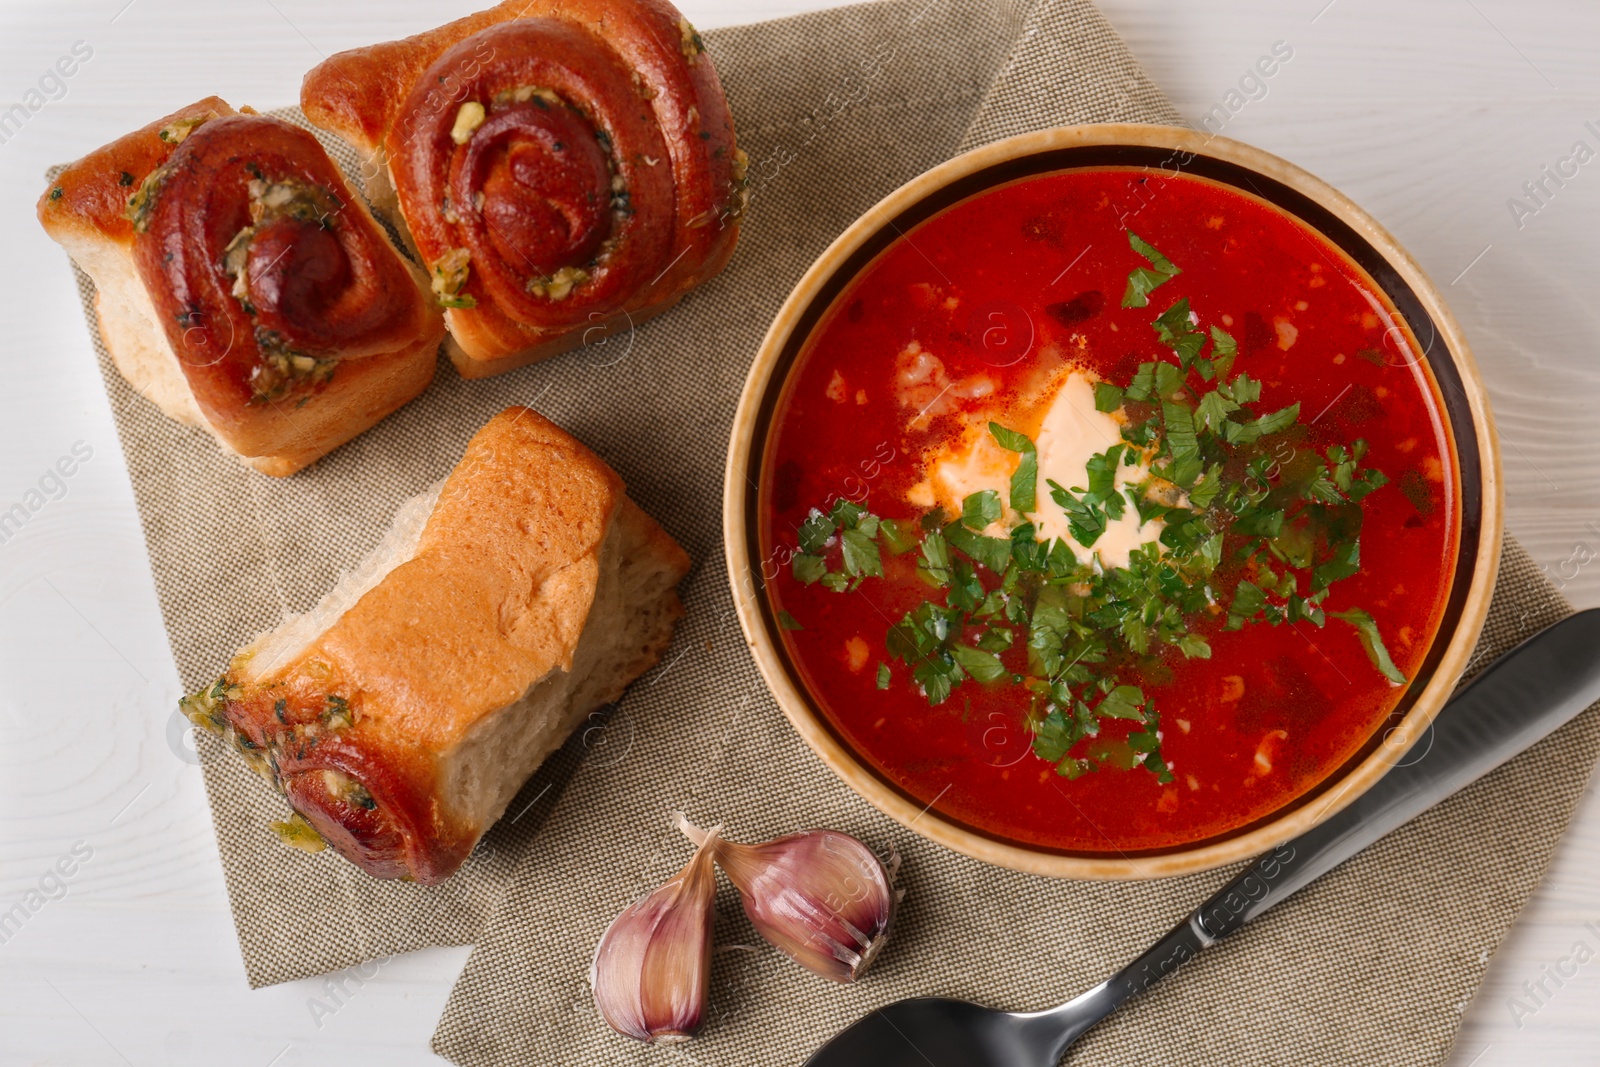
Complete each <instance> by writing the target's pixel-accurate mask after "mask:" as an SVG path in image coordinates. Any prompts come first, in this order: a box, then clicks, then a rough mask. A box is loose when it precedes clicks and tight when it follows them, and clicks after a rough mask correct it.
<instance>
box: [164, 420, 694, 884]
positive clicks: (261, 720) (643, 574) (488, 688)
mask: <svg viewBox="0 0 1600 1067" xmlns="http://www.w3.org/2000/svg"><path fill="white" fill-rule="evenodd" d="M688 567H689V559H688V557H687V556H686V555H685V554H684V552H683V550H682V549H681V548H680V547H678V544H677V542H675V541H674V540H673V539H672V538H671V536H669V535H668V534H667V533H666V532H665V531H664V530H662V528H661V527H660V526H659V525H657V524H656V522H655V520H654V519H652V518H650V516H648V515H646V514H645V513H644V511H642V510H641V509H640V508H639V507H638V506H637V505H636V504H634V503H633V502H632V501H631V500H629V499H628V497H627V496H626V495H625V494H624V489H623V485H622V481H621V479H620V478H618V476H617V475H616V473H615V472H614V471H612V470H611V468H610V467H608V466H606V464H605V462H604V461H602V460H601V459H600V458H599V457H598V456H596V455H595V454H594V453H593V452H590V451H589V450H588V449H587V448H585V447H584V446H583V445H582V444H580V443H579V442H578V441H577V440H576V439H574V438H573V437H571V436H570V435H568V434H567V433H565V432H564V431H563V430H561V429H560V428H559V427H558V426H556V425H555V424H554V423H552V422H550V421H549V420H547V419H545V418H544V417H542V416H540V415H539V414H537V413H535V412H533V411H531V410H529V409H527V408H509V409H507V410H506V411H504V412H502V413H501V414H499V415H497V416H495V417H494V418H493V419H492V420H490V422H489V423H488V425H486V426H485V427H484V428H483V429H482V430H480V431H478V433H477V434H476V435H475V436H474V437H473V439H472V441H471V443H469V444H468V446H467V450H466V454H465V455H464V456H463V457H462V460H461V462H460V463H459V464H458V465H457V466H456V469H455V471H454V472H452V473H451V475H450V476H449V477H448V478H447V479H445V481H444V482H443V483H441V484H440V485H439V486H437V487H435V488H434V489H433V490H432V491H430V492H428V493H425V494H423V495H422V496H419V497H417V498H415V499H413V500H411V501H409V502H408V503H407V504H405V505H404V506H402V507H401V509H400V511H399V513H398V514H397V516H396V518H395V522H394V525H393V527H392V528H391V530H390V532H389V534H388V535H387V537H386V538H385V539H384V541H383V542H382V543H381V544H380V545H379V546H378V547H377V548H376V549H375V550H374V551H373V552H372V553H371V554H370V555H369V556H368V557H367V559H366V560H365V561H363V562H362V563H361V565H360V566H358V567H357V568H356V569H355V570H354V571H352V572H351V573H350V574H348V575H346V576H345V578H344V579H343V581H341V582H340V583H339V584H338V585H337V586H335V587H334V589H332V590H331V591H330V592H329V593H328V594H327V596H325V597H324V598H323V600H322V602H321V603H319V604H318V605H317V606H316V607H315V608H313V609H312V610H311V611H309V612H307V613H305V614H304V615H299V616H295V617H292V618H290V619H288V620H286V621H285V622H284V623H283V624H282V625H281V626H279V627H278V628H277V629H276V630H273V631H272V632H270V633H266V634H262V635H261V636H259V637H257V638H256V640H255V641H254V642H252V643H251V644H250V645H249V646H248V647H247V648H245V649H244V650H243V651H242V652H240V653H239V654H238V655H237V656H236V657H235V658H234V660H233V662H232V663H230V664H229V666H228V669H227V671H226V673H224V674H223V675H222V677H220V678H219V679H217V681H216V682H215V683H214V684H213V685H211V686H210V687H208V688H206V689H204V690H202V691H201V692H199V693H196V694H195V695H193V696H191V697H188V698H186V699H185V700H184V710H185V711H186V712H187V713H188V714H189V716H190V718H191V719H193V720H194V721H195V722H196V723H197V724H199V725H201V726H203V727H206V728H207V729H210V730H213V731H215V732H218V733H221V734H223V735H224V736H226V737H227V738H229V739H230V740H231V741H232V743H233V745H234V747H235V748H236V749H237V750H238V751H239V753H240V754H241V755H243V756H244V757H245V758H246V759H247V760H248V761H249V762H250V763H251V764H252V765H253V766H254V767H255V769H256V770H257V771H259V772H260V773H261V775H262V776H263V777H264V778H266V779H267V780H268V781H269V782H271V783H272V784H273V786H274V787H276V788H277V789H278V790H279V791H281V792H282V793H283V794H284V796H285V797H286V798H287V799H288V801H289V804H290V806H291V807H293V808H294V810H295V812H296V813H297V815H296V817H295V818H294V819H292V820H291V822H290V823H288V824H279V827H280V835H281V836H284V837H285V839H286V840H288V841H289V843H291V844H298V845H300V846H302V847H310V848H311V849H313V850H315V849H318V848H321V847H322V844H323V843H324V842H325V843H326V844H328V845H331V846H332V847H333V848H334V849H335V850H336V851H338V852H339V853H340V854H341V855H343V856H344V857H345V858H346V859H348V860H350V861H351V862H352V863H354V864H356V865H357V866H358V867H360V868H361V869H362V870H364V871H366V872H367V873H368V874H370V875H372V876H374V877H376V878H402V879H409V880H413V881H417V882H421V883H423V884H425V885H434V884H437V883H439V882H441V881H443V880H444V879H446V878H448V877H449V876H450V874H451V873H452V872H454V871H455V870H456V868H457V867H459V866H460V865H461V863H462V862H463V861H464V860H465V859H466V858H467V856H468V854H469V853H471V851H472V849H473V846H474V845H476V844H477V841H478V839H479V838H480V837H481V836H482V835H483V834H484V832H485V831H486V830H488V828H489V827H490V826H491V825H492V824H493V823H494V822H495V820H497V819H498V818H499V817H500V816H501V814H502V813H503V812H504V811H505V808H506V805H507V804H508V803H510V801H511V798H512V797H513V796H515V795H516V793H517V790H518V789H520V788H521V787H522V785H523V783H524V782H525V781H527V779H528V777H529V776H530V775H531V774H533V772H534V771H535V770H537V769H538V767H539V765H540V764H541V763H542V762H543V761H544V759H545V757H546V756H548V755H549V754H550V753H551V752H553V751H554V750H555V749H557V748H559V747H560V746H561V744H562V743H563V742H565V741H566V739H567V737H568V735H569V734H571V732H572V731H573V729H574V728H576V727H577V725H578V724H579V723H581V722H582V721H583V720H584V718H585V717H586V716H587V715H588V714H589V713H590V712H592V711H594V710H595V709H596V708H598V707H600V706H602V705H604V704H607V703H610V702H612V701H615V700H616V699H617V698H618V697H620V696H621V695H622V691H623V689H624V688H625V687H626V686H627V685H628V683H629V682H631V681H632V680H633V679H635V678H637V677H638V676H639V675H641V674H643V673H644V672H645V671H647V670H649V669H650V668H651V667H652V666H654V665H655V664H656V662H657V661H658V660H659V659H660V657H661V654H662V652H663V650H665V648H666V647H667V644H668V642H669V641H670V640H671V638H672V629H673V625H674V623H675V622H676V621H677V619H678V618H679V617H680V616H681V615H682V613H683V609H682V606H681V604H680V602H679V600H678V593H677V586H678V583H679V581H680V580H681V579H682V578H683V576H684V574H685V573H686V572H687V571H688Z"/></svg>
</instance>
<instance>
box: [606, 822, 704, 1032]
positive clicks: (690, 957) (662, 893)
mask: <svg viewBox="0 0 1600 1067" xmlns="http://www.w3.org/2000/svg"><path fill="white" fill-rule="evenodd" d="M716 834H717V832H716V830H711V831H709V832H708V833H707V834H706V835H705V837H706V842H707V843H706V844H703V845H702V846H701V847H700V848H699V849H698V850H697V851H696V852H695V854H694V858H693V859H691V860H690V861H689V862H688V864H686V865H685V866H684V868H683V870H681V871H679V872H678V873H677V874H676V875H674V876H673V878H672V879H671V880H670V881H668V882H667V883H666V884H665V885H663V886H661V888H659V889H657V890H655V891H654V892H652V893H650V894H648V895H647V896H645V897H642V898H641V899H639V900H636V901H634V902H633V903H632V904H630V905H628V907H627V908H625V909H623V912H622V914H621V915H618V916H617V917H616V919H615V920H613V921H612V923H611V925H610V926H609V927H607V928H606V932H605V933H604V934H603V935H602V936H601V938H600V944H599V945H598V946H597V947H596V948H595V954H594V963H593V965H592V966H591V967H590V968H589V985H590V986H591V987H592V988H593V989H594V1002H595V1006H596V1007H597V1008H599V1009H600V1014H601V1015H602V1016H603V1017H604V1018H605V1020H606V1022H607V1023H609V1024H610V1025H611V1028H612V1029H613V1030H615V1031H617V1032H618V1033H619V1034H625V1035H626V1036H628V1037H632V1038H636V1039H638V1040H640V1041H654V1042H661V1043H663V1044H671V1043H675V1042H679V1041H687V1040H689V1038H691V1037H692V1036H694V1032H695V1031H696V1030H697V1029H699V1027H700V1022H701V1019H702V1017H703V1016H704V1015H705V1006H706V990H707V986H708V984H709V980H710V974H711V927H712V909H713V906H714V904H715V901H716V895H717V874H716V865H715V863H714V862H713V857H714V855H715V850H714V848H713V847H709V846H710V845H711V843H712V842H715V841H716V840H717V836H716Z"/></svg>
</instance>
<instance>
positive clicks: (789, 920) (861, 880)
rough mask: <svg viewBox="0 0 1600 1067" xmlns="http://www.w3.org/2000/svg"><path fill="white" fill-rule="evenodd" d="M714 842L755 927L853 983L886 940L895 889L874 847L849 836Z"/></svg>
mask: <svg viewBox="0 0 1600 1067" xmlns="http://www.w3.org/2000/svg"><path fill="white" fill-rule="evenodd" d="M711 844H712V847H713V848H715V849H716V855H717V862H718V863H719V864H720V865H721V866H722V869H723V872H724V873H726V874H727V876H728V879H729V880H730V881H732V882H733V884H734V885H735V886H737V887H738V889H739V895H740V897H741V898H742V899H743V901H744V911H745V914H746V915H748V916H749V917H750V921H751V923H753V924H754V925H755V928H756V930H757V931H759V932H760V934H761V936H762V937H764V938H766V939H767V940H768V941H769V942H771V943H772V945H773V946H774V947H775V948H777V949H778V950H779V951H780V952H782V953H783V954H784V955H786V956H788V957H789V958H790V959H792V960H794V961H795V962H796V963H798V964H800V966H802V967H804V968H806V970H808V971H813V972H815V973H816V974H820V975H821V976H822V977H824V978H828V979H832V980H833V981H835V982H853V981H855V980H856V979H857V978H859V977H861V975H862V974H863V973H864V972H865V971H866V969H867V967H868V966H870V965H871V963H872V960H873V957H875V956H876V955H877V954H878V951H879V950H880V949H881V948H882V947H883V945H884V942H885V941H887V940H888V937H889V927H890V924H891V923H892V921H893V919H894V910H895V905H896V904H897V903H898V900H899V894H898V893H897V892H896V891H895V889H894V885H893V882H892V879H891V877H890V873H889V871H888V870H887V869H886V868H885V867H884V865H883V862H882V861H881V860H879V859H878V857H877V855H876V853H874V852H873V851H872V850H871V849H870V848H868V847H867V846H866V845H865V844H863V843H862V842H860V841H858V840H856V839H855V838H854V837H851V836H850V835H849V834H843V833H839V832H838V831H836V830H807V831H804V832H802V833H798V834H791V835H789V836H788V837H780V838H778V839H777V840H775V841H768V842H766V843H765V844H760V845H740V844H736V843H734V842H731V841H723V840H720V839H715V838H713V839H712V842H711Z"/></svg>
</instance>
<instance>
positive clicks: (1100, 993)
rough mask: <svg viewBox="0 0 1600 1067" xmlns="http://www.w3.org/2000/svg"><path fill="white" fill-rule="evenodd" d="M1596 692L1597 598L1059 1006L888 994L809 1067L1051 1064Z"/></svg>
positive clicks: (1551, 727)
mask: <svg viewBox="0 0 1600 1067" xmlns="http://www.w3.org/2000/svg"><path fill="white" fill-rule="evenodd" d="M1596 700H1600V608H1595V609H1591V610H1589V611H1582V612H1579V613H1578V614H1576V615H1572V616H1570V617H1568V618H1567V619H1564V620H1563V621H1561V622H1558V623H1556V624H1555V625H1554V626H1551V627H1549V628H1548V629H1545V630H1543V631H1541V632H1539V633H1538V634H1535V635H1534V636H1533V637H1530V638H1529V639H1528V640H1526V641H1524V642H1523V643H1522V644H1520V645H1518V646H1517V647H1516V648H1514V649H1512V650H1511V651H1510V652H1508V653H1506V654H1505V655H1504V656H1501V657H1500V658H1499V659H1498V660H1497V661H1495V663H1494V664H1493V665H1491V666H1490V667H1489V668H1487V669H1486V670H1485V671H1484V672H1483V673H1482V674H1480V675H1479V676H1478V677H1477V678H1476V679H1475V680H1474V681H1473V683H1472V684H1471V685H1470V686H1469V687H1467V689H1465V690H1464V691H1463V692H1462V693H1461V694H1460V695H1459V696H1457V697H1456V698H1455V699H1454V700H1452V701H1450V703H1449V704H1448V705H1446V706H1445V708H1444V709H1443V711H1441V712H1440V714H1439V717H1438V719H1437V720H1436V721H1435V723H1434V725H1433V728H1432V730H1431V737H1430V736H1429V735H1424V737H1423V738H1422V740H1420V741H1419V742H1418V743H1417V744H1416V745H1415V746H1414V747H1413V749H1412V751H1413V752H1414V751H1416V750H1417V749H1421V748H1423V746H1424V745H1427V746H1428V747H1427V748H1426V750H1425V752H1424V754H1423V755H1422V756H1421V757H1418V758H1416V759H1411V760H1408V761H1407V762H1406V763H1405V764H1404V765H1403V766H1396V767H1394V768H1393V769H1391V770H1390V771H1389V772H1388V773H1387V774H1386V775H1384V777H1383V778H1382V779H1381V780H1380V781H1379V782H1378V784H1377V785H1375V786H1373V787H1372V788H1371V789H1370V790H1368V791H1367V792H1366V793H1364V794H1363V795H1362V796H1361V797H1360V798H1359V799H1357V800H1356V801H1354V802H1353V803H1351V804H1350V806H1349V807H1347V808H1345V809H1344V810H1343V811H1341V812H1339V813H1338V814H1337V815H1335V816H1333V817H1332V818H1330V819H1328V820H1327V821H1325V822H1323V823H1322V824H1321V825H1319V826H1317V827H1316V828H1315V829H1312V830H1310V831H1308V832H1306V833H1304V834H1302V835H1301V836H1299V837H1297V838H1295V839H1294V840H1293V841H1290V842H1288V843H1286V844H1283V845H1280V846H1278V847H1277V848H1276V849H1274V850H1273V851H1271V852H1269V853H1268V854H1267V855H1265V856H1262V857H1261V858H1260V859H1258V860H1257V861H1256V862H1255V863H1253V864H1252V865H1251V866H1250V867H1249V868H1248V869H1247V870H1246V871H1245V872H1244V873H1243V874H1241V875H1239V877H1237V878H1235V879H1234V880H1233V881H1231V882H1229V883H1228V884H1227V885H1226V886H1224V887H1223V888H1222V889H1221V891H1219V892H1218V893H1217V894H1216V895H1215V896H1213V897H1212V898H1211V899H1210V900H1208V901H1206V902H1205V903H1204V904H1202V905H1200V907H1199V908H1198V909H1196V910H1195V912H1194V913H1193V914H1192V915H1190V916H1189V917H1188V918H1187V919H1185V920H1184V921H1183V922H1182V923H1181V924H1180V925H1179V926H1178V927H1177V928H1176V929H1174V930H1173V931H1172V932H1171V933H1169V934H1167V936H1165V937H1163V938H1162V939H1161V940H1160V941H1158V942H1156V944H1155V945H1153V946H1152V947H1151V948H1150V949H1149V950H1148V951H1147V952H1145V953H1144V955H1142V956H1140V957H1139V958H1138V959H1136V960H1134V961H1133V962H1132V963H1130V964H1129V965H1128V966H1126V967H1124V968H1123V969H1122V970H1121V971H1118V972H1117V973H1116V974H1115V975H1113V976H1112V977H1111V978H1110V979H1109V980H1107V981H1105V982H1102V983H1100V984H1099V985H1097V986H1095V987H1094V988H1093V989H1091V990H1089V991H1088V992H1086V993H1084V994H1083V995H1081V996H1079V997H1077V998H1075V999H1073V1000H1070V1001H1068V1002H1067V1003H1065V1004H1063V1005H1061V1006H1060V1007H1059V1008H1051V1009H1049V1010H1048V1011H1035V1012H1004V1011H995V1010H993V1009H991V1008H981V1007H979V1006H978V1005H976V1004H968V1003H966V1002H965V1001H960V1000H950V999H946V998H943V997H919V998H917V999H915V1000H902V1001H900V1002H899V1003H896V1004H890V1005H888V1006H887V1007H884V1008H880V1009H878V1010H877V1011H875V1012H873V1013H872V1014H871V1015H868V1016H867V1017H865V1018H864V1019H862V1020H861V1021H859V1022H857V1023H856V1024H855V1025H853V1026H851V1027H850V1028H849V1029H848V1030H845V1031H844V1032H843V1033H841V1034H839V1035H838V1036H837V1037H835V1038H834V1039H833V1040H832V1041H829V1042H828V1043H827V1044H826V1045H824V1046H823V1047H822V1048H821V1049H820V1050H819V1051H818V1052H817V1053H816V1054H815V1055H813V1056H812V1057H811V1058H810V1059H809V1060H807V1061H806V1067H947V1065H948V1067H990V1065H993V1067H1033V1065H1040V1067H1054V1065H1055V1064H1056V1063H1058V1062H1059V1061H1060V1059H1061V1055H1062V1053H1064V1052H1065V1051H1066V1049H1067V1046H1068V1045H1070V1044H1072V1042H1074V1041H1076V1040H1077V1039H1078V1037H1079V1036H1081V1035H1082V1034H1083V1033H1084V1031H1086V1030H1088V1029H1089V1028H1090V1027H1091V1026H1094V1025H1095V1024H1096V1023H1098V1022H1099V1021H1100V1020H1102V1019H1104V1018H1105V1017H1106V1016H1108V1015H1110V1014H1111V1013H1112V1012H1113V1011H1115V1010H1116V1009H1117V1008H1118V1007H1119V1006H1121V1005H1122V1004H1123V1003H1125V1002H1126V1001H1128V1000H1129V999H1130V998H1132V997H1133V996H1135V995H1136V994H1138V993H1141V992H1143V991H1144V990H1145V989H1148V988H1149V987H1150V986H1151V985H1153V984H1155V983H1156V982H1158V981H1160V980H1161V979H1162V978H1164V977H1166V976H1167V975H1168V974H1170V973H1172V972H1173V971H1174V970H1176V969H1177V968H1178V967H1179V966H1181V965H1182V964H1183V963H1185V962H1187V961H1189V960H1191V959H1193V958H1194V957H1195V956H1197V955H1198V954H1199V953H1200V951H1201V950H1202V949H1204V948H1206V947H1207V946H1208V945H1212V944H1215V943H1216V942H1217V941H1218V940H1220V939H1221V938H1224V937H1226V936H1227V935H1229V934H1231V933H1233V932H1234V931H1235V930H1237V929H1239V928H1240V927H1241V926H1243V925H1244V924H1245V923H1247V922H1249V921H1250V920H1251V919H1254V918H1255V917H1256V916H1258V915H1260V914H1261V913H1262V912H1264V911H1266V910H1267V909H1269V908H1271V907H1272V906H1273V905H1275V904H1277V903H1278V902H1280V901H1282V900H1285V899H1287V898H1288V897H1289V896H1290V895H1292V894H1293V893H1295V892H1296V891H1297V890H1299V889H1301V888H1303V887H1304V886H1306V885H1308V884H1309V883H1311V882H1313V881H1315V880H1316V879H1317V878H1320V877H1321V876H1322V875H1324V874H1326V873H1328V872H1329V871H1331V870H1333V869H1334V868H1335V867H1337V866H1338V865H1339V864H1341V863H1343V862H1344V861H1345V860H1347V859H1349V858H1350V857H1351V856H1354V855H1355V854H1356V853H1357V852H1360V851H1361V850H1362V849H1364V848H1366V847H1367V846H1368V845H1370V844H1372V843H1373V842H1374V841H1376V840H1378V839H1379V838H1380V837H1382V836H1383V835H1385V834H1387V833H1388V832H1389V831H1391V830H1393V829H1396V828H1397V827H1399V826H1401V825H1403V824H1404V823H1406V822H1408V821H1410V820H1411V819H1413V818H1415V817H1416V816H1418V815H1420V814H1422V812H1424V811H1426V810H1428V809H1429V808H1431V807H1433V806H1434V805H1435V804H1437V803H1439V801H1441V800H1443V799H1444V798H1445V797H1448V796H1449V795H1450V794H1452V793H1454V792H1456V791H1457V790H1458V789H1461V788H1463V787H1464V786H1466V785H1467V784H1469V783H1470V782H1473V781H1475V780H1476V779H1478V778H1480V777H1482V776H1483V775H1485V774H1488V773H1489V772H1490V771H1492V770H1493V769H1494V768H1496V767H1498V766H1499V765H1500V764H1502V763H1504V762H1505V761H1507V760H1509V759H1510V758H1511V757H1513V756H1515V755H1517V754H1518V753H1519V752H1521V751H1523V750H1524V749H1526V748H1528V747H1529V746H1531V745H1533V744H1534V742H1536V741H1538V740H1540V739H1541V738H1543V737H1545V736H1546V735H1548V734H1550V733H1552V732H1554V731H1555V730H1556V729H1557V728H1559V727H1560V726H1562V725H1564V724H1566V723H1567V722H1569V721H1570V720H1571V719H1573V718H1574V717H1575V716H1577V714H1578V713H1579V712H1581V711H1582V710H1583V709H1584V708H1586V707H1588V706H1589V705H1590V704H1593V703H1594V702H1595V701H1596Z"/></svg>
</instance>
